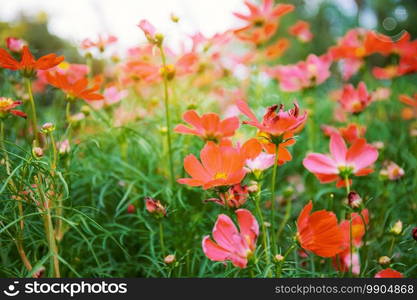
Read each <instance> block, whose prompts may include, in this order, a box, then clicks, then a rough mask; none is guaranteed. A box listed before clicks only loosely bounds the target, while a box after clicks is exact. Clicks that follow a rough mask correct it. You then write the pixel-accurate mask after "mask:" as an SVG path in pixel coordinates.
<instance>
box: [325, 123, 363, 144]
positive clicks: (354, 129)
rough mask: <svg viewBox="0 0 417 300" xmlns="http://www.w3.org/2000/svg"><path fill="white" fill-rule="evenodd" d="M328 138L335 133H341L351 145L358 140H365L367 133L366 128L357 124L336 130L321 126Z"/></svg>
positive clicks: (350, 124)
mask: <svg viewBox="0 0 417 300" xmlns="http://www.w3.org/2000/svg"><path fill="white" fill-rule="evenodd" d="M321 129H322V130H323V132H324V134H325V135H326V136H329V137H330V136H331V135H332V134H333V133H339V134H340V135H341V136H342V137H343V139H344V140H345V141H346V142H348V143H349V144H353V143H354V142H355V141H356V140H357V139H359V138H363V137H364V136H365V133H366V127H365V126H362V125H360V124H356V123H349V124H348V125H347V126H346V127H340V128H335V127H332V126H328V125H323V126H321Z"/></svg>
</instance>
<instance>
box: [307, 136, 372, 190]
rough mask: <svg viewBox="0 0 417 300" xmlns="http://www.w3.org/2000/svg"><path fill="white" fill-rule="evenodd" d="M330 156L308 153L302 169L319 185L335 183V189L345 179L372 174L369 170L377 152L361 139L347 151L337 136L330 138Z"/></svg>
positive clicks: (344, 182)
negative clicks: (316, 179) (317, 180)
mask: <svg viewBox="0 0 417 300" xmlns="http://www.w3.org/2000/svg"><path fill="white" fill-rule="evenodd" d="M329 146H330V147H329V148H330V156H328V155H324V154H319V153H310V154H308V155H307V157H306V158H305V159H304V160H303V165H304V167H305V168H306V169H307V170H309V171H310V172H312V173H314V175H315V176H316V177H317V178H318V179H319V180H320V182H321V183H329V182H333V181H337V184H336V185H337V187H342V186H344V185H345V184H346V178H349V182H350V178H351V177H352V176H353V175H355V176H365V175H368V174H370V173H372V172H373V169H372V168H369V167H370V166H371V165H372V164H373V163H374V162H375V161H376V159H377V158H378V151H377V150H376V149H375V148H374V147H373V146H371V145H370V144H367V143H366V140H365V139H363V138H360V139H357V140H356V141H355V142H354V143H353V144H352V145H351V146H350V148H349V149H348V148H347V147H346V144H345V141H344V140H343V138H342V137H341V136H340V135H339V134H336V133H334V134H332V136H331V137H330V144H329Z"/></svg>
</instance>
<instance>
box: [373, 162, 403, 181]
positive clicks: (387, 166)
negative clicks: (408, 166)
mask: <svg viewBox="0 0 417 300" xmlns="http://www.w3.org/2000/svg"><path fill="white" fill-rule="evenodd" d="M404 174H405V172H404V169H403V168H401V167H400V166H399V165H397V164H396V163H395V162H393V161H385V162H384V168H383V169H382V170H381V171H380V172H379V175H380V176H382V177H383V178H388V179H389V180H391V181H394V180H398V179H400V178H401V177H403V176H404Z"/></svg>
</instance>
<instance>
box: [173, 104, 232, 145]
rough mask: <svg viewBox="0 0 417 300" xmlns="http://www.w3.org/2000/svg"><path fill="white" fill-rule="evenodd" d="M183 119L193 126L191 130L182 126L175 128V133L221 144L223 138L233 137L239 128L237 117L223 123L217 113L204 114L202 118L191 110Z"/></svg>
mask: <svg viewBox="0 0 417 300" xmlns="http://www.w3.org/2000/svg"><path fill="white" fill-rule="evenodd" d="M182 118H183V120H184V121H185V122H187V123H188V124H190V125H191V128H190V127H188V126H185V125H182V124H180V125H177V126H176V127H175V129H174V131H175V132H178V133H183V134H192V135H196V136H199V137H201V138H202V139H203V140H206V141H214V142H220V141H221V140H222V139H223V138H227V137H231V136H233V135H234V134H235V131H236V129H238V128H239V119H238V118H237V117H231V118H227V119H224V120H223V121H221V120H220V118H219V116H218V115H217V114H215V113H208V114H204V115H202V116H201V117H200V116H199V115H198V113H197V112H196V111H194V110H189V111H187V112H185V113H184V115H183V116H182Z"/></svg>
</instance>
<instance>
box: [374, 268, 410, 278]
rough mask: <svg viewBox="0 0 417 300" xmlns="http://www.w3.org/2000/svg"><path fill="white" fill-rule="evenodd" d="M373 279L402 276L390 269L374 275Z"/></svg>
mask: <svg viewBox="0 0 417 300" xmlns="http://www.w3.org/2000/svg"><path fill="white" fill-rule="evenodd" d="M374 277H375V278H403V277H404V275H403V274H401V273H400V272H398V271H395V270H393V269H391V268H387V269H384V270H381V271H379V272H378V273H376V274H375V276H374Z"/></svg>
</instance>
